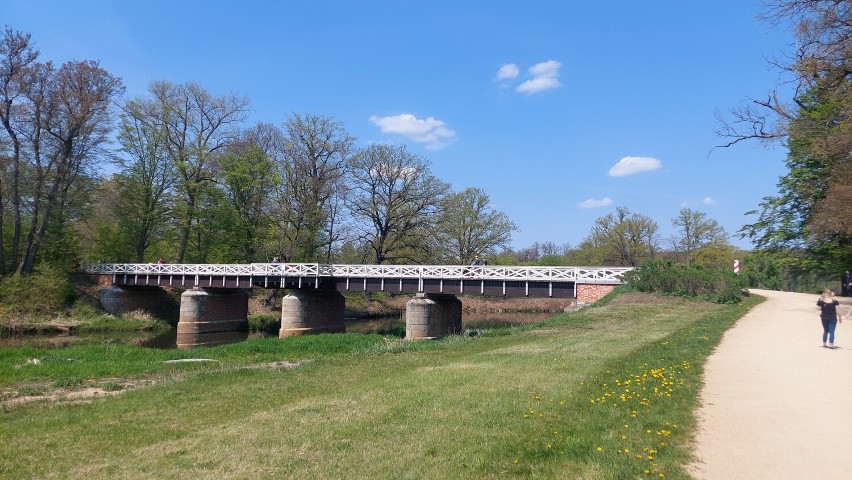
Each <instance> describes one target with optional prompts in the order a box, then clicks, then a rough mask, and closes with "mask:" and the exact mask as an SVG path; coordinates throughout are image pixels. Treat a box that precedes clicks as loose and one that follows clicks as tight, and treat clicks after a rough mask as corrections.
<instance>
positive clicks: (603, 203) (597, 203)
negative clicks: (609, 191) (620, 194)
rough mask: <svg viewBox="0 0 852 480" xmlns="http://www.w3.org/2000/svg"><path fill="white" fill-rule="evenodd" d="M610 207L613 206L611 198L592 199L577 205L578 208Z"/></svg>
mask: <svg viewBox="0 0 852 480" xmlns="http://www.w3.org/2000/svg"><path fill="white" fill-rule="evenodd" d="M609 205H612V199H611V198H609V197H604V198H602V199H600V200H598V199H595V198H590V199H588V200H585V201H582V202H580V203H578V204H577V206H578V207H580V208H600V207H607V206H609Z"/></svg>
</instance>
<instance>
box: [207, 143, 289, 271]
mask: <svg viewBox="0 0 852 480" xmlns="http://www.w3.org/2000/svg"><path fill="white" fill-rule="evenodd" d="M218 163H219V168H220V169H221V178H222V179H221V184H222V187H223V189H224V198H225V202H226V207H225V208H224V210H225V217H227V218H228V219H230V222H231V223H230V225H228V227H227V228H224V231H227V232H232V233H233V234H232V235H229V236H228V238H227V239H222V240H223V241H225V242H226V243H229V244H231V245H232V246H233V250H234V253H236V255H234V256H236V257H237V258H239V259H241V261H242V262H259V261H264V260H265V259H264V258H263V257H262V256H261V253H262V245H263V243H264V242H265V236H266V235H267V234H268V232H269V231H270V225H271V222H270V219H269V215H268V212H267V211H266V207H267V204H268V203H269V199H270V198H272V194H273V191H274V189H275V186H276V185H277V184H278V182H279V177H278V174H277V171H276V170H275V165H274V163H273V162H272V160H271V159H270V158H269V157H268V156H267V155H266V153H264V152H263V150H261V149H260V148H259V147H257V146H255V145H250V144H248V145H236V146H234V147H232V148H230V149H229V151H228V152H227V153H226V154H225V155H223V156H222V157H221V158H220V159H219V161H218Z"/></svg>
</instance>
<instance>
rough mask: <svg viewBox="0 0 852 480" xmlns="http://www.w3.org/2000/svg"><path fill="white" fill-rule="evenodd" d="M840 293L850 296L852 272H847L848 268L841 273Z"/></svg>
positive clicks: (851, 291)
mask: <svg viewBox="0 0 852 480" xmlns="http://www.w3.org/2000/svg"><path fill="white" fill-rule="evenodd" d="M842 295H843V296H845V297H852V273H849V270H846V273H845V274H844V275H843V292H842Z"/></svg>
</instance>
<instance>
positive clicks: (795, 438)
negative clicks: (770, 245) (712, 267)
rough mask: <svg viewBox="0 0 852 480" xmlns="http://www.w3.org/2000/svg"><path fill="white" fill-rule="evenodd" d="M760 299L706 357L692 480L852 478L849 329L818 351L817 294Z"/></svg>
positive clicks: (845, 302)
mask: <svg viewBox="0 0 852 480" xmlns="http://www.w3.org/2000/svg"><path fill="white" fill-rule="evenodd" d="M752 292H753V293H756V294H758V295H762V296H765V297H767V301H765V302H764V303H762V304H761V305H759V306H757V307H756V308H754V309H753V310H752V311H751V312H749V313H748V314H747V315H746V316H745V317H743V318H742V319H740V321H739V322H738V323H737V324H736V325H735V326H734V327H733V328H732V329H731V330H729V331H728V332H727V333H726V334H725V336H724V337H723V339H722V343H721V344H720V345H719V347H718V349H717V350H716V352H715V353H714V354H713V355H711V356H710V358H709V359H708V362H707V368H706V371H705V385H704V389H703V390H702V394H701V402H702V406H701V407H700V409H699V412H698V413H699V415H698V418H699V425H698V434H697V436H696V449H695V453H696V458H697V461H696V463H695V464H694V465H692V467H691V470H690V471H691V473H692V475H693V476H694V477H695V478H698V479H712V480H727V479H803V478H813V479H839V478H852V320H847V316H846V315H845V313H846V312H848V311H849V309H850V304H852V302H850V299H849V298H840V297H838V300H839V301H840V303H841V305H842V307H841V308H842V311H843V312H844V316H843V323H840V324H838V326H837V330H836V332H835V343H836V344H837V345H838V346H839V348H837V349H834V350H829V349H827V348H823V347H822V324H821V323H820V320H819V311H818V310H817V309H816V301H817V298H818V297H819V296H818V295H814V294H800V293H788V292H775V291H769V290H752Z"/></svg>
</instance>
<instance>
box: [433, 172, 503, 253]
mask: <svg viewBox="0 0 852 480" xmlns="http://www.w3.org/2000/svg"><path fill="white" fill-rule="evenodd" d="M517 229H518V227H517V225H515V224H514V223H513V222H512V221H511V220H509V216H508V215H506V214H505V213H504V212H501V211H497V210H494V208H493V207H492V205H491V200H490V198H489V197H488V194H487V193H485V190H482V189H481V188H467V189H465V190H464V191H462V192H458V193H452V194H449V195H447V196H446V197H445V198H444V201H443V206H442V213H441V216H440V217H439V219H438V228H437V231H436V236H435V238H436V239H437V240H438V244H439V246H438V248H439V249H440V252H441V253H443V255H442V257H443V258H445V259H446V260H447V261H450V262H454V263H459V264H463V265H464V264H469V263H471V261H473V260H474V259H475V258H476V257H482V256H487V255H493V254H494V253H496V250H497V248H499V247H507V246H508V244H509V242H511V240H512V232H514V231H516V230H517Z"/></svg>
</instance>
